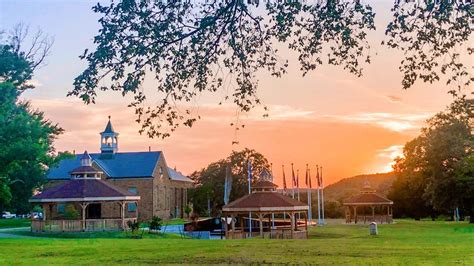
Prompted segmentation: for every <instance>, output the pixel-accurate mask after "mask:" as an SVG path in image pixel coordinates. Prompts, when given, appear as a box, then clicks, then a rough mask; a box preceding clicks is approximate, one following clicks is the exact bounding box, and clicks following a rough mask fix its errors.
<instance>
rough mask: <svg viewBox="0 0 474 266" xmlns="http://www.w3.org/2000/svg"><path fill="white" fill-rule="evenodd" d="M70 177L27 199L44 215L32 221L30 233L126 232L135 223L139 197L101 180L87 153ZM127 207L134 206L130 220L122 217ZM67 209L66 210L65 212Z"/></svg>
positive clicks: (124, 216)
mask: <svg viewBox="0 0 474 266" xmlns="http://www.w3.org/2000/svg"><path fill="white" fill-rule="evenodd" d="M70 174H71V180H69V181H67V182H65V183H63V184H60V185H58V186H56V187H53V188H51V189H47V190H45V191H43V192H42V193H40V194H38V195H35V196H33V197H32V198H31V199H30V202H31V203H33V204H35V205H36V204H39V205H41V206H42V209H43V212H44V213H43V219H42V220H33V221H32V223H31V230H32V231H34V232H43V231H59V232H66V231H69V232H72V231H105V230H126V229H127V228H128V224H127V222H128V221H132V222H136V221H137V214H138V201H139V200H140V196H137V195H135V194H133V193H131V192H128V191H125V190H122V189H121V188H118V187H115V186H113V185H111V184H109V183H107V182H105V181H104V180H101V179H100V177H101V175H102V172H101V171H98V170H96V169H95V168H93V167H92V158H91V157H90V156H89V154H88V153H87V151H86V152H85V153H84V155H83V156H82V157H81V166H79V167H77V168H75V169H74V170H72V171H71V172H70ZM128 203H133V204H136V205H137V208H136V211H135V213H134V214H133V215H130V214H128V213H127V214H128V215H129V216H132V217H126V214H125V208H126V204H128ZM66 205H68V207H69V209H68V210H65V209H64V207H65V206H66ZM117 205H118V206H117ZM60 207H62V210H60V209H61V208H60ZM116 207H119V208H116ZM116 210H118V211H116ZM67 211H69V212H70V213H69V216H68V215H66V212H67ZM114 211H116V212H117V213H116V215H114V217H104V214H106V213H108V214H106V215H107V216H109V215H110V213H113V212H114Z"/></svg>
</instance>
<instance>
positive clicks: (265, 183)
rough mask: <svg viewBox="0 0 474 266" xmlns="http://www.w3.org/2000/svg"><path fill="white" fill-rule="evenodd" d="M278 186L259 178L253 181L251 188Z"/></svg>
mask: <svg viewBox="0 0 474 266" xmlns="http://www.w3.org/2000/svg"><path fill="white" fill-rule="evenodd" d="M277 187H278V186H277V185H276V184H274V183H272V182H270V181H267V180H261V181H258V182H257V183H255V184H254V185H253V186H252V188H277Z"/></svg>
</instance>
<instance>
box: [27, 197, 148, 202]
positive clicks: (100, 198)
mask: <svg viewBox="0 0 474 266" xmlns="http://www.w3.org/2000/svg"><path fill="white" fill-rule="evenodd" d="M117 200H140V196H119V197H87V198H57V199H30V200H29V202H71V201H117Z"/></svg>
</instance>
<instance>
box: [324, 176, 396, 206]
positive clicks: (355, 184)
mask: <svg viewBox="0 0 474 266" xmlns="http://www.w3.org/2000/svg"><path fill="white" fill-rule="evenodd" d="M394 180H395V174H394V173H393V172H392V173H383V174H370V175H358V176H353V177H349V178H344V179H341V180H339V181H338V182H336V183H334V184H331V185H329V186H327V187H325V188H324V198H325V200H335V201H339V200H341V199H342V200H344V199H347V198H349V197H351V196H353V195H356V194H358V193H359V192H360V190H361V189H362V187H363V186H364V183H365V182H366V181H368V182H369V183H370V185H371V187H372V188H374V189H375V190H376V191H377V193H378V194H380V195H383V196H386V195H387V193H388V191H389V190H390V187H391V186H392V183H393V181H394Z"/></svg>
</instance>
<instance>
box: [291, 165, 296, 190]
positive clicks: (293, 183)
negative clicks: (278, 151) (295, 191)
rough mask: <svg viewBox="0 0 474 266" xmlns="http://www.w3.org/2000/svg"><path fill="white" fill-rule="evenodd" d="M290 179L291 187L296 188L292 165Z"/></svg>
mask: <svg viewBox="0 0 474 266" xmlns="http://www.w3.org/2000/svg"><path fill="white" fill-rule="evenodd" d="M291 179H292V183H291V185H292V187H293V188H294V187H296V176H295V170H294V169H293V164H291Z"/></svg>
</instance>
